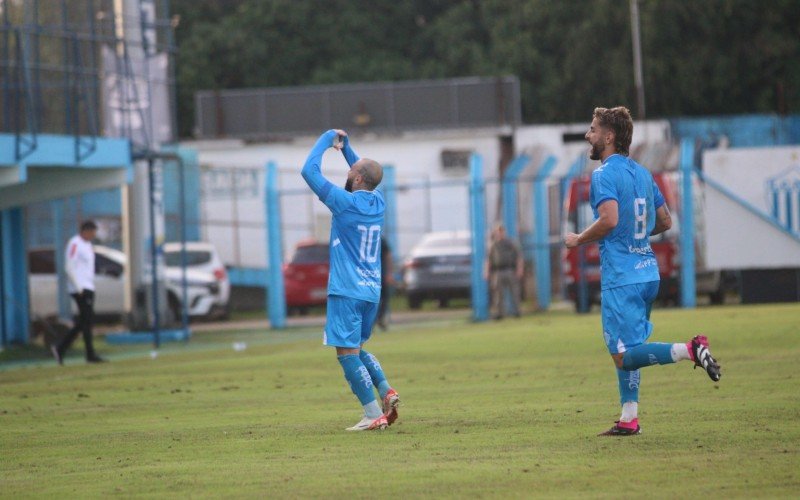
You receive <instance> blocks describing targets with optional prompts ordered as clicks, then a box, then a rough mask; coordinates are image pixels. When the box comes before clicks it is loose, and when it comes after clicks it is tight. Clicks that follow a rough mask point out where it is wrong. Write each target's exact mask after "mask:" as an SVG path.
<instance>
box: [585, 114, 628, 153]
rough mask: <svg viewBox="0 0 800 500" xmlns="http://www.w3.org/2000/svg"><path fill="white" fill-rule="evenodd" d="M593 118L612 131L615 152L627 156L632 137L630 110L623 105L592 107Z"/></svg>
mask: <svg viewBox="0 0 800 500" xmlns="http://www.w3.org/2000/svg"><path fill="white" fill-rule="evenodd" d="M593 117H594V118H597V123H599V124H600V126H601V127H605V128H609V129H611V131H612V132H614V147H615V148H616V150H617V153H619V154H621V155H623V156H628V153H629V152H630V147H631V139H632V138H633V119H632V118H631V112H630V111H628V108H626V107H624V106H617V107H616V108H611V109H609V108H594V115H593Z"/></svg>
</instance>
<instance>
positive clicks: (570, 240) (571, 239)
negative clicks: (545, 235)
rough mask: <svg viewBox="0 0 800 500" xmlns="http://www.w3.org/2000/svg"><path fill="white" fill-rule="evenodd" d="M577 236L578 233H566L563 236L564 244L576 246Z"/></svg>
mask: <svg viewBox="0 0 800 500" xmlns="http://www.w3.org/2000/svg"><path fill="white" fill-rule="evenodd" d="M579 236H580V235H578V234H575V233H567V234H566V236H564V245H565V246H566V247H567V248H575V247H576V246H578V245H579V244H580V243H578V237H579Z"/></svg>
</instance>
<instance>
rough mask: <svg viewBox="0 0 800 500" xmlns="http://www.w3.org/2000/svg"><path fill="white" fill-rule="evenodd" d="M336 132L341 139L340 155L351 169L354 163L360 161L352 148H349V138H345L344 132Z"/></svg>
mask: <svg viewBox="0 0 800 500" xmlns="http://www.w3.org/2000/svg"><path fill="white" fill-rule="evenodd" d="M336 132H337V133H338V134H339V136H340V137H341V138H342V146H341V150H342V154H343V155H344V159H345V160H346V161H347V164H348V165H350V166H351V167H352V166H353V164H355V162H357V161H358V160H360V158H359V157H358V155H357V154H356V152H355V151H353V148H351V147H350V138H349V137H347V133H346V132H345V131H344V130H337V131H336Z"/></svg>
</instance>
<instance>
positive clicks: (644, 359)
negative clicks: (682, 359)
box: [622, 342, 675, 371]
mask: <svg viewBox="0 0 800 500" xmlns="http://www.w3.org/2000/svg"><path fill="white" fill-rule="evenodd" d="M674 362H675V359H673V357H672V344H667V343H663V342H649V343H647V344H642V345H637V346H636V347H633V348H631V349H630V350H628V351H625V355H624V356H623V358H622V369H623V370H627V371H633V370H638V369H639V368H644V367H646V366H650V365H667V364H670V363H674Z"/></svg>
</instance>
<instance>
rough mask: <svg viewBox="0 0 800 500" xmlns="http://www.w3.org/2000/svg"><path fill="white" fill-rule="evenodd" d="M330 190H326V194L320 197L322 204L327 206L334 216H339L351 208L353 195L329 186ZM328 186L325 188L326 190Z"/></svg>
mask: <svg viewBox="0 0 800 500" xmlns="http://www.w3.org/2000/svg"><path fill="white" fill-rule="evenodd" d="M329 186H330V188H329V189H326V191H327V193H323V196H324V197H323V196H320V200H322V203H324V204H325V206H327V207H328V208H329V209H330V210H331V212H333V213H334V214H339V213H342V212H344V211H345V210H347V209H348V208H350V207H352V206H353V193H350V192H348V191H345V190H344V189H342V188H340V187H337V186H334V185H333V184H329ZM327 187H328V186H326V188H327Z"/></svg>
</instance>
